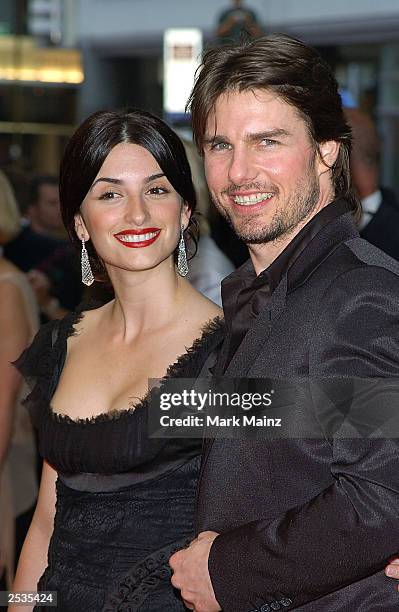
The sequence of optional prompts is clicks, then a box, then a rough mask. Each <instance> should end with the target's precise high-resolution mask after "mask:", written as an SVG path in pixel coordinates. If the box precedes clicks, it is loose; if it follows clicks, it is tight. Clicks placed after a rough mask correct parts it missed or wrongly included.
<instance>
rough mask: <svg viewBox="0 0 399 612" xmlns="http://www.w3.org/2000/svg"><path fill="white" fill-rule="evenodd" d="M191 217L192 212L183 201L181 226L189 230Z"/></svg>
mask: <svg viewBox="0 0 399 612" xmlns="http://www.w3.org/2000/svg"><path fill="white" fill-rule="evenodd" d="M190 217H191V210H190V208H189V206H188V204H187V202H184V201H183V206H182V210H181V216H180V225H183V227H184V229H187V226H188V224H189V222H190Z"/></svg>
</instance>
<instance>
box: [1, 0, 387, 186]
mask: <svg viewBox="0 0 399 612" xmlns="http://www.w3.org/2000/svg"><path fill="white" fill-rule="evenodd" d="M244 4H245V5H247V6H248V7H249V8H251V9H253V10H254V11H256V13H257V15H258V17H259V19H260V20H261V22H262V25H263V27H264V29H265V31H266V32H272V31H280V32H287V33H288V34H291V35H293V36H297V37H299V38H301V39H303V40H305V41H307V42H309V43H310V44H313V45H315V46H317V47H318V48H319V49H320V51H321V52H322V54H323V55H324V56H325V57H326V59H328V60H329V61H330V62H331V63H332V64H333V66H334V69H335V72H336V75H337V78H338V80H339V83H340V86H341V88H342V89H343V90H345V91H346V92H347V93H348V94H349V98H350V99H351V100H352V101H353V103H354V104H355V105H357V106H359V107H361V108H362V109H364V110H366V111H367V112H369V113H370V114H371V115H372V116H373V118H374V119H375V120H376V121H377V124H378V127H379V130H380V132H381V136H382V138H383V141H384V148H383V159H382V172H383V177H382V179H383V182H384V183H385V184H388V185H391V186H392V187H394V188H395V189H396V190H397V191H398V193H399V173H398V172H396V168H397V166H398V164H399V2H398V0H380V1H379V2H378V3H376V2H375V0H351V2H348V1H347V0H334V2H320V1H319V0H318V1H316V0H303V1H302V2H298V1H297V0H245V2H244ZM228 5H229V0H201V2H197V1H195V0H2V2H1V3H0V7H1V8H0V49H1V44H2V39H4V38H6V37H7V35H8V34H9V33H10V29H8V33H7V25H5V26H4V24H6V23H7V19H8V20H9V21H10V22H13V23H14V29H13V30H12V32H11V33H13V32H15V33H19V34H25V35H26V36H31V37H32V38H31V39H30V40H34V41H35V42H36V44H38V45H39V46H41V47H47V48H48V49H50V50H53V51H54V50H55V49H61V50H64V51H67V50H68V51H70V52H71V53H72V54H73V53H80V54H81V55H80V56H79V61H80V62H81V77H82V79H83V80H82V81H81V82H75V83H65V82H64V83H58V84H55V83H52V84H49V83H47V84H45V83H33V84H32V83H31V84H28V83H24V84H21V82H19V84H17V85H15V83H14V84H12V85H11V86H10V82H7V83H6V84H5V81H4V80H3V78H2V76H1V74H0V123H1V122H7V121H11V119H12V121H13V122H14V123H17V122H18V121H20V120H21V117H25V118H26V119H29V121H30V120H32V121H39V122H41V123H42V124H44V123H47V124H48V126H47V128H46V129H47V130H48V131H51V130H54V129H55V128H54V126H58V135H57V139H58V140H57V144H55V141H54V139H53V141H52V143H53V144H52V145H51V144H49V143H50V140H51V136H50V139H49V137H48V135H47V141H46V135H43V138H42V140H41V145H40V144H38V143H36V145H35V146H33V145H32V144H31V148H32V150H31V151H30V152H29V151H28V154H29V153H30V154H31V155H32V156H34V157H36V162H35V163H36V165H37V164H38V163H40V162H39V160H40V158H41V153H40V151H41V148H42V149H46V150H47V153H46V157H48V152H49V151H51V147H52V149H53V155H52V158H53V160H54V165H55V164H56V162H57V161H58V149H59V147H61V149H62V145H63V142H64V141H65V139H66V138H67V136H68V133H70V130H71V129H72V125H73V124H76V123H77V122H79V121H80V120H81V119H82V118H83V117H85V116H87V115H88V114H89V113H91V112H93V111H95V110H97V109H99V108H106V107H118V106H123V105H127V104H130V105H136V106H141V107H144V108H147V109H148V110H151V111H153V112H155V113H157V114H160V115H162V112H163V108H162V89H163V84H162V75H163V70H162V48H163V33H164V31H165V29H167V28H179V27H181V28H190V27H195V28H200V29H201V30H202V32H203V36H204V42H205V45H206V44H212V40H214V32H215V27H216V23H217V16H218V15H219V14H220V12H221V11H222V10H223V9H225V8H226V7H227V6H228ZM33 22H35V24H34V26H32V23H33ZM29 24H30V25H29ZM14 57H18V53H17V52H14ZM70 57H71V58H72V55H71V56H70ZM79 61H78V62H77V65H79ZM71 62H72V60H71ZM1 64H2V61H1V56H0V69H1ZM6 86H8V87H11V90H12V89H13V88H14V90H18V89H19V91H21V89H22V88H25V89H24V90H23V91H25V93H26V95H25V96H23V97H22V98H23V100H24V103H23V102H21V101H20V102H19V106H18V104H15V103H14V102H12V100H14V99H16V98H17V96H16V95H15V93H14V94H13V95H14V98H12V97H11V98H10V96H9V97H8V98H7V96H4V95H3V91H4V87H6ZM29 87H31V91H29ZM11 90H10V91H11ZM20 98H21V96H20ZM7 99H8V102H7ZM24 104H25V106H24ZM21 105H22V107H23V108H21ZM10 117H11V118H10ZM50 125H51V126H53V127H50ZM60 126H64V127H63V130H64V134H61V133H60V132H61V131H62V130H61V129H60ZM9 129H11V128H9ZM2 136H3V134H2V132H1V125H0V138H1V137H2ZM63 139H64V140H63ZM46 142H47V144H46ZM0 144H1V143H0ZM17 144H18V142H17ZM35 147H36V149H35ZM14 149H15V151H14V153H15V154H18V147H14ZM0 162H1V146H0ZM43 169H46V170H53V168H43Z"/></svg>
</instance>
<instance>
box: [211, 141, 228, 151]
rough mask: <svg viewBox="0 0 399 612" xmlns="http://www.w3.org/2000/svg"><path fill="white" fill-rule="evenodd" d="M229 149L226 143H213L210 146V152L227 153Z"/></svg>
mask: <svg viewBox="0 0 399 612" xmlns="http://www.w3.org/2000/svg"><path fill="white" fill-rule="evenodd" d="M230 148H231V145H230V144H229V143H228V142H213V143H212V144H211V150H212V151H227V150H229V149H230Z"/></svg>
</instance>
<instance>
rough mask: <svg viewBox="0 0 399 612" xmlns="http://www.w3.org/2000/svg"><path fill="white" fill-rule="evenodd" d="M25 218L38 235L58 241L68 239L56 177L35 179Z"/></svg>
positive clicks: (45, 176) (44, 176)
mask: <svg viewBox="0 0 399 612" xmlns="http://www.w3.org/2000/svg"><path fill="white" fill-rule="evenodd" d="M25 216H26V217H27V218H28V219H29V222H30V226H31V228H32V230H33V231H34V232H36V233H37V234H43V235H44V236H50V237H53V238H57V239H59V238H61V239H64V238H65V237H66V236H65V228H64V226H63V223H62V217H61V209H60V195H59V191H58V178H57V177H56V176H53V175H40V176H36V177H34V178H33V180H32V182H31V187H30V197H29V203H28V206H27V208H26V211H25Z"/></svg>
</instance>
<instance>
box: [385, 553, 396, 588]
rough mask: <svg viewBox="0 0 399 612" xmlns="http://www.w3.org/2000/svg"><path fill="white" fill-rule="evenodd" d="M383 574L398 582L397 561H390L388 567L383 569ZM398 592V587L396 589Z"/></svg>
mask: <svg viewBox="0 0 399 612" xmlns="http://www.w3.org/2000/svg"><path fill="white" fill-rule="evenodd" d="M385 574H386V575H387V576H389V577H390V578H396V580H399V559H392V561H391V562H390V564H389V565H387V566H386V568H385ZM396 588H397V589H398V591H399V586H397V587H396Z"/></svg>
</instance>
